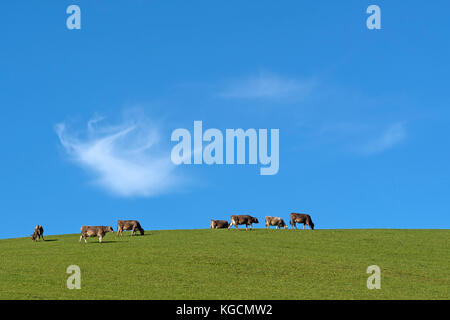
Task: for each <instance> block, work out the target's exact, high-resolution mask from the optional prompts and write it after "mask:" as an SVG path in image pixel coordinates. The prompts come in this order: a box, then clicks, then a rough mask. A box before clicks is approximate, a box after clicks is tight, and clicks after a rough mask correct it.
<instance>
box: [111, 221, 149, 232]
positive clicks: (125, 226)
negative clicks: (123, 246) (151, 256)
mask: <svg viewBox="0 0 450 320" xmlns="http://www.w3.org/2000/svg"><path fill="white" fill-rule="evenodd" d="M123 230H131V235H132V236H133V235H134V234H135V233H136V230H139V232H140V233H141V235H142V236H143V235H144V229H142V227H141V224H140V223H139V221H137V220H118V221H117V235H119V234H120V235H121V236H123Z"/></svg>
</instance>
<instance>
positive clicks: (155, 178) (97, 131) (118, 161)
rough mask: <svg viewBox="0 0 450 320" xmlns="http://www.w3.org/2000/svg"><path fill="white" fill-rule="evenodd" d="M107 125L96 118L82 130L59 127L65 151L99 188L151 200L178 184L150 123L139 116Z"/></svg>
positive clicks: (121, 194) (153, 126)
mask: <svg viewBox="0 0 450 320" xmlns="http://www.w3.org/2000/svg"><path fill="white" fill-rule="evenodd" d="M104 122H105V121H104V118H103V117H100V116H95V117H93V118H92V119H91V120H89V121H88V123H87V127H86V129H85V130H81V131H73V130H69V128H68V125H67V124H66V123H59V124H57V125H56V132H57V134H58V137H59V141H60V142H61V145H62V146H63V147H64V150H65V151H66V153H67V154H68V155H69V156H70V158H71V159H72V160H73V161H74V162H75V163H76V164H78V165H79V166H81V167H83V168H85V169H87V170H88V171H89V172H91V173H92V174H93V175H94V178H93V182H94V183H95V184H96V185H98V186H100V187H102V188H104V189H106V190H108V191H110V192H112V193H113V194H116V195H119V196H123V197H132V196H143V197H149V196H155V195H158V194H161V193H165V192H167V191H169V190H171V189H172V188H173V187H174V186H175V185H177V184H178V182H179V177H177V176H176V175H175V173H174V168H175V166H174V165H173V164H172V163H171V161H170V153H169V152H164V151H163V150H161V149H160V148H159V147H158V141H159V131H158V129H157V128H156V126H155V125H154V124H152V123H151V121H149V120H148V119H146V118H145V117H139V118H134V119H127V120H124V121H123V122H122V123H120V124H118V125H114V126H112V125H107V124H105V123H104ZM80 137H82V138H80Z"/></svg>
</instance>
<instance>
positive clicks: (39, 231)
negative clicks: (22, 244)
mask: <svg viewBox="0 0 450 320" xmlns="http://www.w3.org/2000/svg"><path fill="white" fill-rule="evenodd" d="M41 237H42V240H44V241H45V239H44V228H43V227H42V226H41V225H40V224H38V225H37V226H36V227H34V232H33V234H32V235H31V240H33V241H37V240H41ZM36 239H37V240H36Z"/></svg>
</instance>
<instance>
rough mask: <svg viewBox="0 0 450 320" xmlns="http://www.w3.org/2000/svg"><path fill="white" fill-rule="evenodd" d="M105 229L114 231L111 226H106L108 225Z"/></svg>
mask: <svg viewBox="0 0 450 320" xmlns="http://www.w3.org/2000/svg"><path fill="white" fill-rule="evenodd" d="M106 231H109V232H114V230H113V228H112V227H111V226H108V227H107V228H106Z"/></svg>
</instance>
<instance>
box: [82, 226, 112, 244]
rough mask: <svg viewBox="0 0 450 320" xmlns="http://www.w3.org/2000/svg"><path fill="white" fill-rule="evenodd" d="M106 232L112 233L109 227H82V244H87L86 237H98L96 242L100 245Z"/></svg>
mask: <svg viewBox="0 0 450 320" xmlns="http://www.w3.org/2000/svg"><path fill="white" fill-rule="evenodd" d="M108 232H114V230H113V228H112V227H111V226H108V227H105V226H82V227H81V236H80V242H81V239H84V242H85V243H87V240H86V238H87V237H98V242H100V243H102V241H103V237H104V236H105V234H106V233H108Z"/></svg>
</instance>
